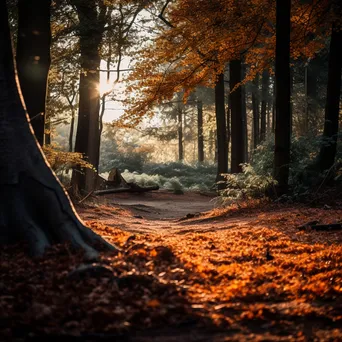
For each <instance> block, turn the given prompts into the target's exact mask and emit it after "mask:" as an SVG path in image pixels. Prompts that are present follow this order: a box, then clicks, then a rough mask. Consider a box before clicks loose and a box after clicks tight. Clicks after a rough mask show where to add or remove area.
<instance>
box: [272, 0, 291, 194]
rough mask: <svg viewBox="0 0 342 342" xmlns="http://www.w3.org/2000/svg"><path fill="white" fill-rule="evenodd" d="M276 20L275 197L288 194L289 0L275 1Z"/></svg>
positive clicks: (289, 117) (289, 108) (289, 130)
mask: <svg viewBox="0 0 342 342" xmlns="http://www.w3.org/2000/svg"><path fill="white" fill-rule="evenodd" d="M276 17H277V23H276V61H275V87H276V88H275V89H276V123H275V150H274V177H275V179H276V180H277V182H278V185H277V191H278V195H282V194H285V193H286V192H287V191H288V180H289V164H290V147H291V139H290V138H291V105H290V101H291V90H290V89H291V80H290V78H291V72H290V26H291V21H290V18H291V0H277V2H276Z"/></svg>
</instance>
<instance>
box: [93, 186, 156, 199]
mask: <svg viewBox="0 0 342 342" xmlns="http://www.w3.org/2000/svg"><path fill="white" fill-rule="evenodd" d="M153 190H159V186H147V187H146V188H142V187H140V186H137V185H136V184H134V186H130V187H129V188H128V187H127V188H113V189H106V190H97V191H94V194H95V195H100V196H101V195H107V194H118V193H122V192H135V193H141V192H148V191H153Z"/></svg>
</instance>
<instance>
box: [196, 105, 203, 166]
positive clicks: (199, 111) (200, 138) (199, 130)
mask: <svg viewBox="0 0 342 342" xmlns="http://www.w3.org/2000/svg"><path fill="white" fill-rule="evenodd" d="M196 102H197V149H198V152H197V154H198V155H197V157H198V162H199V163H203V162H204V139H203V102H202V100H199V99H198V100H197V101H196Z"/></svg>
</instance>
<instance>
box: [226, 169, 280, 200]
mask: <svg viewBox="0 0 342 342" xmlns="http://www.w3.org/2000/svg"><path fill="white" fill-rule="evenodd" d="M223 177H224V182H225V183H226V186H227V187H226V189H224V190H221V192H220V195H221V197H222V199H223V201H224V203H227V202H234V201H240V200H248V199H251V198H262V197H265V195H266V193H267V192H268V191H269V189H271V188H272V187H274V186H275V185H276V181H275V180H274V179H273V177H272V176H271V175H270V174H258V173H257V172H256V170H255V169H254V168H253V166H251V165H250V164H243V165H242V173H236V174H229V173H226V174H223Z"/></svg>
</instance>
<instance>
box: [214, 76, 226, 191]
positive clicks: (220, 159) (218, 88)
mask: <svg viewBox="0 0 342 342" xmlns="http://www.w3.org/2000/svg"><path fill="white" fill-rule="evenodd" d="M224 97H225V96H224V74H223V73H222V74H220V75H218V78H217V81H216V85H215V114H216V133H217V177H216V181H217V182H219V181H222V180H223V177H222V176H221V174H222V173H227V172H228V147H227V132H226V113H225V103H224ZM224 187H225V185H224V184H223V183H221V184H218V189H223V188H224Z"/></svg>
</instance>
